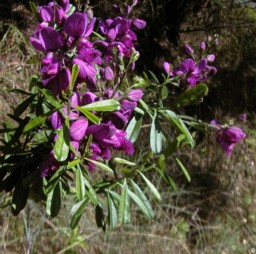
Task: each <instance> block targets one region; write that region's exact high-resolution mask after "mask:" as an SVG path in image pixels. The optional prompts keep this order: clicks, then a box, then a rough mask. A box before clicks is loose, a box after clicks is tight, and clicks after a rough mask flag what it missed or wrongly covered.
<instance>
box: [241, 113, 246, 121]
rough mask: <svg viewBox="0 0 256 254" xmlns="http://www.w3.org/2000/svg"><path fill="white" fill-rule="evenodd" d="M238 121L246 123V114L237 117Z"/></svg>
mask: <svg viewBox="0 0 256 254" xmlns="http://www.w3.org/2000/svg"><path fill="white" fill-rule="evenodd" d="M239 120H241V121H242V122H246V120H247V114H246V113H242V114H241V115H240V116H239Z"/></svg>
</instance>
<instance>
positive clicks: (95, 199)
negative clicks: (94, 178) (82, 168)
mask: <svg viewBox="0 0 256 254" xmlns="http://www.w3.org/2000/svg"><path fill="white" fill-rule="evenodd" d="M83 182H84V184H85V186H86V189H85V192H86V195H87V196H88V198H89V199H90V201H91V202H92V203H93V205H95V206H97V205H98V204H99V199H98V195H97V193H96V191H95V190H94V188H93V187H92V186H91V184H90V182H89V181H88V180H87V179H86V178H85V177H83Z"/></svg>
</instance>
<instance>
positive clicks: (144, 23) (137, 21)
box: [133, 19, 147, 29]
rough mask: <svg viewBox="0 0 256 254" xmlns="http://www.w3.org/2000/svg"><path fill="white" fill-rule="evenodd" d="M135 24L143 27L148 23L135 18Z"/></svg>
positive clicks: (140, 27) (139, 27)
mask: <svg viewBox="0 0 256 254" xmlns="http://www.w3.org/2000/svg"><path fill="white" fill-rule="evenodd" d="M133 25H134V26H135V27H136V28H138V29H143V28H145V26H146V25H147V23H146V21H144V20H142V19H135V20H134V21H133Z"/></svg>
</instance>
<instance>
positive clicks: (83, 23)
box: [63, 12, 88, 38]
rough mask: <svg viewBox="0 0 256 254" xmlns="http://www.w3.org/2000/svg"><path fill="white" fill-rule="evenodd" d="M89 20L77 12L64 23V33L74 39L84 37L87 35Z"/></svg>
mask: <svg viewBox="0 0 256 254" xmlns="http://www.w3.org/2000/svg"><path fill="white" fill-rule="evenodd" d="M87 24H88V20H87V18H86V16H85V15H84V14H83V13H80V12H75V13H73V14H72V15H70V16H69V17H68V18H67V19H66V20H65V23H64V26H63V28H64V31H65V32H66V33H67V34H68V35H69V36H72V37H74V38H76V37H79V36H82V35H83V34H84V33H85V29H86V27H87Z"/></svg>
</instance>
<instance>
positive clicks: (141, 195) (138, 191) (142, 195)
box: [131, 180, 154, 218]
mask: <svg viewBox="0 0 256 254" xmlns="http://www.w3.org/2000/svg"><path fill="white" fill-rule="evenodd" d="M131 183H132V187H133V190H134V192H135V193H136V195H137V196H138V198H139V199H140V200H141V201H142V202H143V204H144V206H145V207H146V209H147V211H148V215H149V218H153V217H154V212H153V209H152V207H151V205H150V202H149V200H148V198H147V197H146V195H145V193H144V192H143V191H142V190H141V188H140V187H139V186H138V185H137V184H136V183H135V182H134V181H133V180H131Z"/></svg>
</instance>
